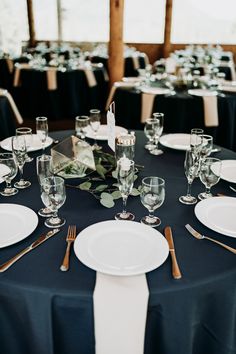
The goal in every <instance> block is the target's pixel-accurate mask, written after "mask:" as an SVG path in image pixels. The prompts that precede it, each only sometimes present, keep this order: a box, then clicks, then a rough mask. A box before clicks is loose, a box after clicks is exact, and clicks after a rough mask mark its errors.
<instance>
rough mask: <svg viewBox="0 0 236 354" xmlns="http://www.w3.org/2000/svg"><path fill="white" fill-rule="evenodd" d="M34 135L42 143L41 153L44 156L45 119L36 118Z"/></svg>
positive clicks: (46, 132) (46, 120) (46, 124)
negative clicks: (35, 134)
mask: <svg viewBox="0 0 236 354" xmlns="http://www.w3.org/2000/svg"><path fill="white" fill-rule="evenodd" d="M36 133H37V135H38V137H39V139H40V141H41V143H42V153H43V154H44V150H45V143H46V140H47V137H48V119H47V117H37V118H36Z"/></svg>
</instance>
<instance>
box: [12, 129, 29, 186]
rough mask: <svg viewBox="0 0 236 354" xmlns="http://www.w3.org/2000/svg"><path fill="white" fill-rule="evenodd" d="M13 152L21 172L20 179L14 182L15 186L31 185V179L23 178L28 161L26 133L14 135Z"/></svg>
mask: <svg viewBox="0 0 236 354" xmlns="http://www.w3.org/2000/svg"><path fill="white" fill-rule="evenodd" d="M12 152H13V155H14V157H15V159H16V161H17V165H18V168H19V172H20V180H19V181H18V182H15V183H14V186H15V187H16V188H18V189H24V188H28V187H29V186H31V183H30V181H25V180H24V178H23V170H24V165H25V162H26V152H27V149H26V142H25V137H24V135H16V136H13V137H12Z"/></svg>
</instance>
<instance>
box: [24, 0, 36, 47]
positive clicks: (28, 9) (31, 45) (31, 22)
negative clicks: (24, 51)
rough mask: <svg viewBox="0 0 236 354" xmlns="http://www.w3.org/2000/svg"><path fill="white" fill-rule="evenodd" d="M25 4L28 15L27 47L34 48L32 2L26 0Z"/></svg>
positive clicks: (31, 0)
mask: <svg viewBox="0 0 236 354" xmlns="http://www.w3.org/2000/svg"><path fill="white" fill-rule="evenodd" d="M26 2H27V13H28V23H29V36H30V38H29V45H30V47H35V44H36V40H35V26H34V11H33V0H26Z"/></svg>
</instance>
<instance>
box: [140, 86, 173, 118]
mask: <svg viewBox="0 0 236 354" xmlns="http://www.w3.org/2000/svg"><path fill="white" fill-rule="evenodd" d="M169 92H170V90H169V89H165V88H161V87H143V88H142V103H141V107H142V109H141V123H145V122H146V120H147V119H148V118H150V117H151V115H152V109H153V102H154V99H155V96H156V95H166V94H167V93H169Z"/></svg>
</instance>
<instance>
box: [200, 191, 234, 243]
mask: <svg viewBox="0 0 236 354" xmlns="http://www.w3.org/2000/svg"><path fill="white" fill-rule="evenodd" d="M221 204H223V205H224V204H226V205H228V204H234V206H235V207H236V198H233V197H212V198H207V199H204V200H201V201H200V202H198V203H197V204H196V206H195V208H194V214H195V216H196V217H197V219H198V220H199V221H200V222H201V223H202V224H203V225H205V226H207V227H208V228H209V229H211V230H213V231H216V232H218V233H220V234H222V235H224V236H230V237H235V238H236V230H235V231H233V232H231V231H228V230H224V229H222V228H221V227H220V226H217V225H215V224H213V223H211V221H209V219H208V218H207V216H206V210H207V209H209V207H210V206H211V205H213V206H214V207H217V205H219V206H221Z"/></svg>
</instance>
